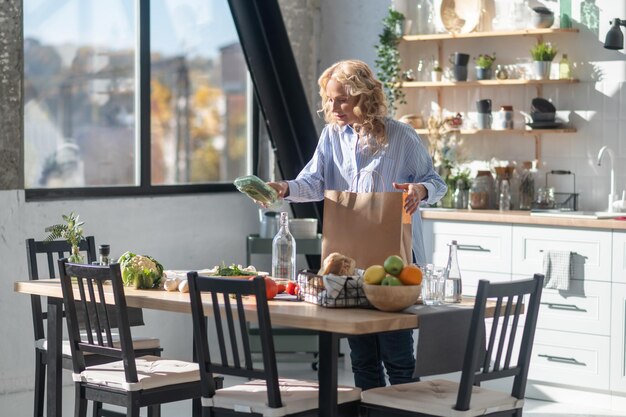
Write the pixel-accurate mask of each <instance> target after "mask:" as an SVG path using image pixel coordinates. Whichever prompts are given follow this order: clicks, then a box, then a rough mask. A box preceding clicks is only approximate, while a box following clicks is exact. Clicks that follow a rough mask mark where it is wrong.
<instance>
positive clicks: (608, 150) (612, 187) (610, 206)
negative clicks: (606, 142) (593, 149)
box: [598, 146, 615, 213]
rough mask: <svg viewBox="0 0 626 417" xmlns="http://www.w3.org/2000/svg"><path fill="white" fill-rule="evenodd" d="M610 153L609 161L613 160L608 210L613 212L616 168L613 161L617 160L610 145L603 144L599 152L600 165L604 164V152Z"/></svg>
mask: <svg viewBox="0 0 626 417" xmlns="http://www.w3.org/2000/svg"><path fill="white" fill-rule="evenodd" d="M605 151H606V153H608V154H609V161H611V189H610V190H609V206H608V209H607V210H606V211H608V212H609V213H612V212H613V202H614V201H615V170H614V169H613V161H614V160H615V155H614V154H613V151H612V150H611V148H609V147H608V146H603V147H601V148H600V152H598V166H601V165H602V155H604V152H605Z"/></svg>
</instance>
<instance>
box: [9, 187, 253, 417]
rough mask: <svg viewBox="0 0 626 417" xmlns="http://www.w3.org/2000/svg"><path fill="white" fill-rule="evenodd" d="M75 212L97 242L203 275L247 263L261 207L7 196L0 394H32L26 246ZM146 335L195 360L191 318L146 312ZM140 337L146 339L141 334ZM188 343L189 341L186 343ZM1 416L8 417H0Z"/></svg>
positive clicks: (225, 199)
mask: <svg viewBox="0 0 626 417" xmlns="http://www.w3.org/2000/svg"><path fill="white" fill-rule="evenodd" d="M70 211H74V212H76V213H78V214H79V215H80V218H81V219H82V220H83V221H85V225H84V231H85V234H87V235H94V236H95V237H96V244H102V243H108V244H110V245H111V251H112V255H117V256H119V255H120V254H121V253H122V252H124V251H126V250H130V251H133V252H135V253H141V254H148V255H152V256H154V257H155V258H156V259H158V260H159V261H160V262H161V263H162V264H163V265H164V267H165V268H166V269H201V268H207V267H212V266H214V265H218V264H219V263H221V262H222V261H224V262H226V263H241V264H243V263H244V262H245V236H246V235H247V234H249V233H258V228H259V226H258V214H257V213H258V212H257V207H256V206H255V205H254V204H253V203H252V202H251V201H250V200H249V199H247V198H245V197H244V196H243V195H241V194H240V193H237V192H233V193H219V194H203V195H189V196H172V197H146V198H124V199H98V200H85V201H81V200H74V201H62V202H24V192H23V191H0V277H2V280H1V281H0V317H2V320H0V335H1V336H0V394H2V393H6V392H14V391H20V390H23V389H32V381H33V375H34V367H33V364H34V361H33V359H34V349H33V348H32V346H34V345H33V330H32V321H31V312H30V298H29V297H28V296H26V295H22V294H16V293H14V292H13V281H15V280H26V279H28V270H27V263H26V249H25V244H24V241H25V239H27V238H29V237H33V238H36V239H38V240H41V239H42V238H43V237H45V233H44V228H45V227H46V226H50V225H52V224H57V223H61V222H62V219H61V214H66V213H69V212H70ZM144 315H145V321H146V326H145V329H142V330H141V333H142V334H149V335H154V336H158V337H159V338H160V339H161V341H162V346H163V347H164V349H165V352H166V353H167V355H168V356H171V357H174V358H181V359H190V358H191V340H192V330H191V319H190V316H189V315H182V314H171V313H168V314H163V313H158V312H154V311H149V310H145V314H144ZM138 334H139V333H138ZM184 341H189V343H187V342H184ZM0 414H2V413H1V412H0Z"/></svg>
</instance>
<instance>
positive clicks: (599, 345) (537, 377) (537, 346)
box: [528, 330, 610, 390]
mask: <svg viewBox="0 0 626 417" xmlns="http://www.w3.org/2000/svg"><path fill="white" fill-rule="evenodd" d="M609 348H610V338H609V337H607V336H596V335H581V334H577V333H571V332H559V331H555V330H544V331H540V332H537V333H536V335H535V343H534V344H533V350H532V359H531V362H530V369H529V373H528V380H529V381H528V382H529V384H532V383H533V382H534V381H538V382H540V383H543V382H549V383H559V384H567V385H569V386H575V387H586V388H593V389H601V390H608V389H609V368H610V362H609Z"/></svg>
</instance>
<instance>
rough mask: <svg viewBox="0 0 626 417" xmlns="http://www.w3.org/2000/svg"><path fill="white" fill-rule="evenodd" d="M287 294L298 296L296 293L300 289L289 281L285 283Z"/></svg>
mask: <svg viewBox="0 0 626 417" xmlns="http://www.w3.org/2000/svg"><path fill="white" fill-rule="evenodd" d="M286 291H287V294H289V295H298V291H300V287H298V284H296V283H295V282H293V281H289V282H288V283H287V289H286Z"/></svg>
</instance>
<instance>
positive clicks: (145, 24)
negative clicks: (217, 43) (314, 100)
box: [22, 0, 259, 201]
mask: <svg viewBox="0 0 626 417" xmlns="http://www.w3.org/2000/svg"><path fill="white" fill-rule="evenodd" d="M138 1H139V28H138V31H139V50H138V53H139V82H138V86H139V109H138V111H137V114H139V118H138V120H139V124H138V126H137V128H138V129H139V152H138V153H139V160H138V163H139V184H138V185H126V186H104V187H99V186H86V187H63V188H25V190H24V192H25V199H26V201H48V200H54V201H58V200H67V199H85V198H107V197H140V196H167V195H176V194H196V193H220V192H232V191H236V188H235V186H234V185H233V184H232V183H231V182H210V183H198V184H168V185H153V184H151V181H152V178H151V175H152V173H151V139H152V138H151V126H150V124H151V120H150V117H151V112H150V111H149V110H150V81H151V62H150V53H151V50H150V23H151V22H150V0H138ZM231 15H232V18H233V20H235V15H234V14H233V13H231ZM235 26H239V25H238V23H237V21H236V20H235ZM248 72H250V69H249V68H248ZM22 76H23V75H22ZM253 100H254V101H255V102H254V105H253V106H252V114H251V118H250V120H249V121H248V123H249V125H251V129H250V131H251V132H252V137H251V138H249V139H250V140H251V141H252V147H251V150H252V151H251V152H252V156H251V157H252V160H253V161H257V160H258V140H259V129H258V123H259V117H258V114H259V110H258V104H257V101H256V99H255V98H253ZM143 109H148V111H143ZM257 172H258V170H257V166H256V164H253V167H252V173H253V174H257Z"/></svg>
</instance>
